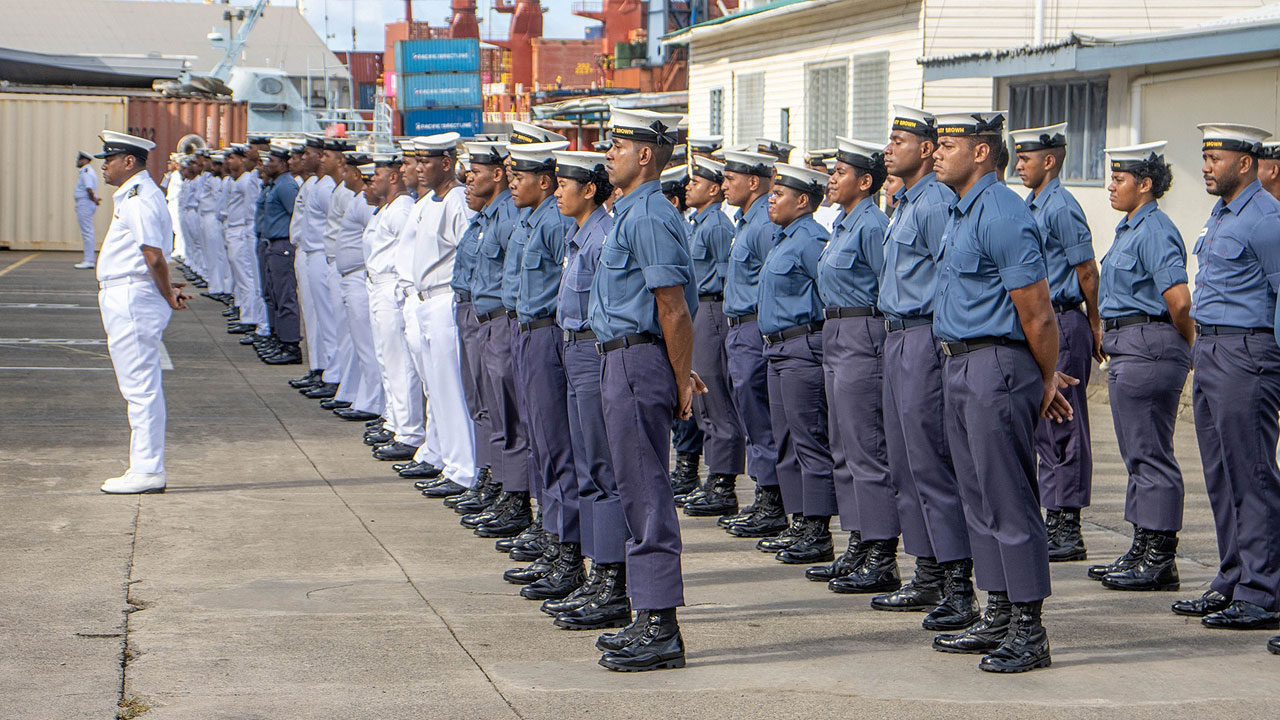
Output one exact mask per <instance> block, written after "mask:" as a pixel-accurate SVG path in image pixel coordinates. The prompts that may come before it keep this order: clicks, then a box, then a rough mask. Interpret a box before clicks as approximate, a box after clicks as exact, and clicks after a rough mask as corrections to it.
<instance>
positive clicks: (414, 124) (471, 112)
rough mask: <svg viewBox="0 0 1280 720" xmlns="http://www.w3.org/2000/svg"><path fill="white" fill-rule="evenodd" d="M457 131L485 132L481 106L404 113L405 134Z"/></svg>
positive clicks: (432, 133)
mask: <svg viewBox="0 0 1280 720" xmlns="http://www.w3.org/2000/svg"><path fill="white" fill-rule="evenodd" d="M446 132H456V133H458V134H459V135H461V136H463V137H474V136H476V135H479V134H480V133H482V132H484V115H483V113H482V111H481V109H480V108H450V109H448V110H410V111H408V112H406V113H405V114H404V134H405V135H436V134H438V133H446Z"/></svg>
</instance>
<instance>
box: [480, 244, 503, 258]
mask: <svg viewBox="0 0 1280 720" xmlns="http://www.w3.org/2000/svg"><path fill="white" fill-rule="evenodd" d="M480 254H481V255H483V256H485V257H487V258H489V259H490V260H498V259H499V258H501V257H502V245H501V244H499V243H498V242H497V241H496V240H493V241H491V240H486V241H484V242H483V243H481V244H480Z"/></svg>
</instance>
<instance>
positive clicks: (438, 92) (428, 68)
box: [395, 38, 484, 137]
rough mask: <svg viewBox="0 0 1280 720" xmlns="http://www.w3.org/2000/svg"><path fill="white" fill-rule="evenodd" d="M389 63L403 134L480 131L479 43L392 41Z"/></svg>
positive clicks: (467, 133) (473, 133) (462, 40)
mask: <svg viewBox="0 0 1280 720" xmlns="http://www.w3.org/2000/svg"><path fill="white" fill-rule="evenodd" d="M395 59H396V80H395V95H396V107H397V108H398V109H399V110H400V112H401V113H402V114H403V126H402V127H403V132H404V134H405V135H434V134H436V133H443V132H450V131H452V132H456V133H458V134H460V135H463V136H464V137H466V136H473V135H478V134H480V133H481V132H482V127H483V126H482V121H483V116H482V106H483V105H484V99H483V97H482V96H481V93H480V41H479V40H477V39H474V38H471V39H434V40H405V41H402V42H398V43H396V50H395Z"/></svg>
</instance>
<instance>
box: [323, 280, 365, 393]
mask: <svg viewBox="0 0 1280 720" xmlns="http://www.w3.org/2000/svg"><path fill="white" fill-rule="evenodd" d="M324 282H325V289H324V291H325V292H326V293H328V294H329V306H330V307H332V308H333V317H332V325H333V334H334V337H335V338H336V343H337V344H336V345H334V350H333V361H332V362H330V363H329V365H331V366H332V367H333V374H332V376H331V375H330V372H329V368H328V367H326V368H325V373H324V374H325V377H324V381H325V382H336V383H338V394H337V395H335V396H334V399H336V400H343V401H346V402H355V397H356V387H357V385H358V384H359V380H357V379H355V377H356V375H355V374H353V373H352V370H353V369H354V368H355V366H356V349H355V346H354V345H352V344H351V327H350V326H349V325H348V324H347V310H346V307H345V303H344V302H343V301H342V276H340V275H338V268H337V267H336V266H335V265H334V260H333V258H331V257H326V258H325V271H324ZM330 377H334V378H336V379H334V380H330V379H329V378H330Z"/></svg>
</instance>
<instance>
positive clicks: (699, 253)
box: [689, 243, 711, 262]
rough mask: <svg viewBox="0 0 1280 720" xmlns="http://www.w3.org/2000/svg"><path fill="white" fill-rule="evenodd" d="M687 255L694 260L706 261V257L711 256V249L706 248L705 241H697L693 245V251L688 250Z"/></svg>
mask: <svg viewBox="0 0 1280 720" xmlns="http://www.w3.org/2000/svg"><path fill="white" fill-rule="evenodd" d="M689 255H690V256H691V257H692V258H693V259H694V260H697V261H699V262H706V260H707V258H709V257H711V249H710V248H708V247H707V246H706V244H705V243H698V244H697V245H694V246H693V251H692V252H690V253H689Z"/></svg>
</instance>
